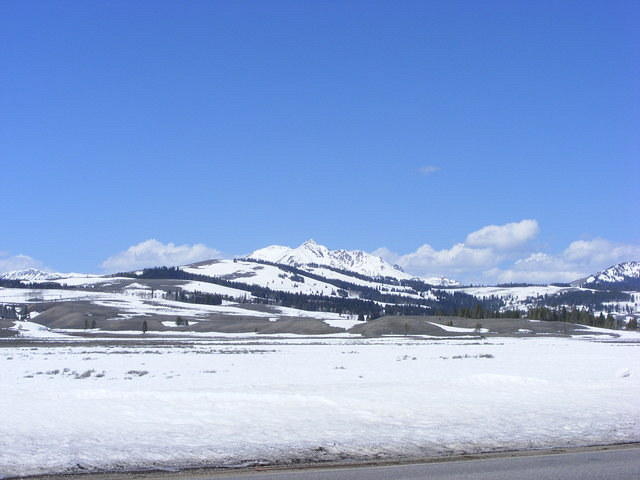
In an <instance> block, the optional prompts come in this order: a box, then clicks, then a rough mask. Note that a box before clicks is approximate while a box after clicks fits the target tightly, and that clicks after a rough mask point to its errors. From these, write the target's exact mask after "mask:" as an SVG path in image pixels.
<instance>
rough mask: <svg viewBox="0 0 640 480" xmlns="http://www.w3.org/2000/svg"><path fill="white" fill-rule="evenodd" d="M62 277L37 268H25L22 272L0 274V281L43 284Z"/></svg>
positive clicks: (14, 271)
mask: <svg viewBox="0 0 640 480" xmlns="http://www.w3.org/2000/svg"><path fill="white" fill-rule="evenodd" d="M62 277H64V275H63V274H60V273H54V272H46V271H44V270H39V269H37V268H25V269H24V270H13V271H11V272H2V273H0V279H3V280H24V281H28V282H45V281H48V280H57V279H59V278H62Z"/></svg>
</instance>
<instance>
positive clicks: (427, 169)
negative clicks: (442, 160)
mask: <svg viewBox="0 0 640 480" xmlns="http://www.w3.org/2000/svg"><path fill="white" fill-rule="evenodd" d="M439 170H440V167H437V166H436V165H425V166H424V167H420V168H419V169H418V171H419V172H420V173H421V174H423V175H431V174H432V173H436V172H437V171H439Z"/></svg>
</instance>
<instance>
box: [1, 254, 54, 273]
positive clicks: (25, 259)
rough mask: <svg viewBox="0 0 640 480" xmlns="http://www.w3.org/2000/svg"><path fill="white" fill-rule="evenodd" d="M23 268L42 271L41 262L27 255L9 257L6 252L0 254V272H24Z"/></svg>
mask: <svg viewBox="0 0 640 480" xmlns="http://www.w3.org/2000/svg"><path fill="white" fill-rule="evenodd" d="M25 268H39V269H43V270H44V267H43V265H42V262H40V261H39V260H36V259H35V258H33V257H30V256H29V255H22V254H20V255H13V256H9V254H8V252H0V272H10V271H13V270H24V269H25Z"/></svg>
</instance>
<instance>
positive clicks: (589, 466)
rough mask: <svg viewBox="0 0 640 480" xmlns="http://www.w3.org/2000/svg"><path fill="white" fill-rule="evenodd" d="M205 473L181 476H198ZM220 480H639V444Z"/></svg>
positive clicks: (192, 479)
mask: <svg viewBox="0 0 640 480" xmlns="http://www.w3.org/2000/svg"><path fill="white" fill-rule="evenodd" d="M205 478H207V477H206V476H204V475H203V476H195V477H190V476H189V474H188V473H186V474H185V475H184V477H183V480H204V479H205ZM208 478H211V479H212V480H213V479H221V478H224V479H225V480H276V479H277V480H294V479H301V480H547V479H548V480H604V479H612V480H639V479H640V448H625V449H619V450H617V449H616V450H594V451H585V452H571V453H562V454H550V455H528V456H515V457H514V456H505V457H496V458H483V459H478V460H463V461H451V462H438V463H422V464H409V465H390V466H373V467H347V468H326V469H304V470H297V471H278V472H244V473H237V474H233V473H227V474H223V475H220V476H218V475H211V476H209V477H208Z"/></svg>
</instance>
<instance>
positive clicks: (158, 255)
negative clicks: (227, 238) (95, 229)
mask: <svg viewBox="0 0 640 480" xmlns="http://www.w3.org/2000/svg"><path fill="white" fill-rule="evenodd" d="M219 256H220V251H218V250H216V249H214V248H209V247H207V246H206V245H203V244H201V243H196V244H194V245H175V244H173V243H166V244H165V243H161V242H159V241H158V240H155V239H150V240H145V241H144V242H140V243H138V244H137V245H133V246H131V247H129V248H128V249H126V250H125V251H123V252H119V253H116V254H115V255H112V256H111V257H109V258H107V259H106V260H105V261H104V262H102V265H101V266H102V268H103V269H104V270H106V271H109V272H117V271H127V270H135V269H138V268H144V267H155V266H176V265H184V264H188V263H194V262H199V261H201V260H208V259H210V258H215V257H219Z"/></svg>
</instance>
